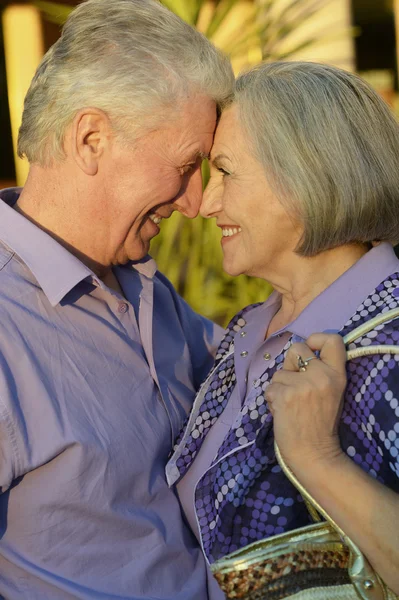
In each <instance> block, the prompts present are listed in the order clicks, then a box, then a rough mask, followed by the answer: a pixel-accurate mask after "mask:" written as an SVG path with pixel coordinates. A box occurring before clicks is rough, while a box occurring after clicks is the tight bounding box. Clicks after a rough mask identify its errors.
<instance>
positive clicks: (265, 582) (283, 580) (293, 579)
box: [211, 309, 399, 600]
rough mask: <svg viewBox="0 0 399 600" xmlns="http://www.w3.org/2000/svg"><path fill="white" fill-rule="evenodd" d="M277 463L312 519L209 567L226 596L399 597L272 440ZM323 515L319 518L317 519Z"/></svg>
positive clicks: (372, 349) (370, 350)
mask: <svg viewBox="0 0 399 600" xmlns="http://www.w3.org/2000/svg"><path fill="white" fill-rule="evenodd" d="M396 317H399V309H393V310H390V311H387V312H385V313H383V314H381V315H378V316H377V317H375V318H373V319H371V320H369V321H367V322H366V323H364V324H363V325H361V326H360V327H357V328H356V329H355V330H353V331H352V332H350V333H349V334H348V335H346V336H345V337H344V338H343V339H344V343H345V345H347V344H349V343H351V342H353V341H354V340H356V339H358V338H359V337H361V336H362V335H364V334H366V333H368V332H369V331H371V330H372V329H374V328H375V327H376V326H378V325H380V324H382V323H384V322H386V321H389V320H392V319H394V318H396ZM381 353H382V354H399V347H398V346H365V347H361V348H355V349H352V350H349V351H347V360H351V359H353V358H357V357H359V356H365V355H370V354H381ZM275 451H276V458H277V461H278V463H279V465H280V467H281V468H282V470H283V472H284V474H285V475H286V476H287V477H288V479H289V480H290V481H291V483H292V484H293V485H294V486H295V487H296V488H297V490H298V491H299V492H300V494H301V495H302V497H303V499H304V501H305V504H306V506H307V509H308V511H309V513H310V515H311V517H312V519H313V520H314V521H315V522H314V523H312V524H310V525H307V526H305V527H301V528H299V529H295V530H293V531H288V532H285V533H282V534H279V535H275V536H272V537H269V538H267V539H264V540H260V541H257V542H253V543H252V544H249V545H248V546H245V547H244V548H241V549H240V550H237V551H235V552H232V553H231V554H228V555H227V556H225V557H223V558H221V559H219V560H218V561H216V562H215V563H213V564H212V565H211V570H212V573H213V575H214V577H215V578H216V580H217V581H218V584H219V586H220V587H221V589H222V591H223V592H224V593H225V595H226V598H227V599H228V600H230V599H233V598H234V599H236V600H283V599H284V600H359V598H360V599H362V600H399V596H398V595H396V594H395V593H394V592H393V591H392V590H390V589H389V588H388V587H387V586H386V585H385V584H384V582H383V581H382V580H381V578H380V577H379V575H378V574H377V573H375V571H374V569H373V568H372V566H371V565H370V563H369V562H368V560H367V558H366V557H365V556H364V555H363V554H362V552H361V551H360V549H359V548H358V547H357V546H356V544H354V542H353V541H352V540H351V539H350V538H349V537H348V536H347V535H345V533H344V532H343V531H342V529H341V528H340V527H339V526H338V525H337V524H336V523H335V522H334V521H333V519H331V517H330V516H329V515H328V514H327V513H326V512H325V510H324V509H323V508H322V507H321V506H320V505H319V504H318V503H317V502H316V500H315V499H314V498H313V497H312V496H311V495H310V494H309V492H308V491H307V490H306V489H305V488H304V487H303V486H302V485H301V484H300V482H299V481H298V480H297V478H296V477H295V475H294V473H293V472H292V471H291V469H290V468H289V467H288V465H287V464H286V463H285V461H284V459H283V457H282V456H281V453H280V451H279V448H278V447H277V444H276V443H275ZM322 519H324V520H322Z"/></svg>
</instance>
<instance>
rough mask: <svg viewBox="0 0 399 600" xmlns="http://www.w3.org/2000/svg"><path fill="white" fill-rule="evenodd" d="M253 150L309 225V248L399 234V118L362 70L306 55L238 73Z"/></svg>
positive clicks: (302, 249)
mask: <svg viewBox="0 0 399 600" xmlns="http://www.w3.org/2000/svg"><path fill="white" fill-rule="evenodd" d="M234 102H235V103H236V105H237V107H238V111H239V115H240V119H241V123H242V125H243V127H244V130H245V131H246V132H247V135H248V137H249V139H250V141H251V144H252V147H253V149H254V153H255V156H256V157H257V158H258V160H259V161H260V162H261V163H262V164H263V167H264V170H265V173H266V176H267V178H268V179H269V181H270V183H271V185H272V186H273V189H274V191H275V193H276V194H277V196H278V197H279V198H280V200H281V201H282V203H283V204H284V205H285V206H286V207H287V210H289V211H290V212H291V214H293V215H294V216H295V217H299V220H300V222H301V223H302V224H303V227H304V233H303V236H302V239H301V241H300V243H299V245H298V247H297V252H298V253H299V254H301V255H303V256H314V255H316V254H318V253H319V252H321V251H323V250H327V249H330V248H334V247H336V246H340V245H342V244H348V243H367V242H372V241H377V240H379V241H381V240H387V241H390V242H393V243H397V242H398V241H399V125H398V123H397V121H396V119H395V117H394V115H393V114H392V113H391V111H390V109H389V108H388V106H387V105H386V104H385V102H384V101H383V100H382V99H381V98H380V96H379V95H378V94H377V93H376V92H375V91H374V90H373V89H372V88H371V87H370V86H369V85H368V84H367V83H366V82H365V81H363V80H362V79H361V78H360V77H358V76H357V75H354V74H352V73H348V72H346V71H343V70H340V69H337V68H335V67H332V66H329V65H323V64H317V63H306V62H286V63H284V62H276V63H271V64H262V65H259V66H258V67H255V68H254V69H252V70H251V71H249V72H247V73H244V74H243V75H241V76H240V77H239V78H238V80H237V82H236V92H235V98H234Z"/></svg>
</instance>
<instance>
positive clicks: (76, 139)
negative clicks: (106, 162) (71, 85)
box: [67, 108, 111, 175]
mask: <svg viewBox="0 0 399 600" xmlns="http://www.w3.org/2000/svg"><path fill="white" fill-rule="evenodd" d="M110 133H111V123H110V120H109V118H108V116H107V115H106V114H105V113H104V112H103V111H102V110H99V109H97V108H84V109H82V110H80V111H79V112H78V113H77V114H76V115H75V118H74V120H73V122H72V124H71V127H70V131H69V136H68V138H69V140H68V142H67V143H68V145H69V148H68V149H67V152H68V151H69V152H68V153H69V154H70V156H71V157H72V158H73V159H74V160H75V162H76V163H77V165H78V166H79V168H80V169H81V170H82V171H83V172H84V173H86V175H96V174H97V172H98V167H99V161H100V158H101V157H102V155H103V154H104V151H105V150H106V149H107V147H108V144H109V140H110Z"/></svg>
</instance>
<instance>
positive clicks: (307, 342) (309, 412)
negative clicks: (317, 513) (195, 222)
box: [167, 62, 399, 593]
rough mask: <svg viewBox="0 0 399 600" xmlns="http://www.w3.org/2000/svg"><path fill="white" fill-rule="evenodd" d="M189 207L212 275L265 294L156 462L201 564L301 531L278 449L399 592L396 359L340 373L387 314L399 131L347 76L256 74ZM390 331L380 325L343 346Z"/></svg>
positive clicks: (320, 70)
mask: <svg viewBox="0 0 399 600" xmlns="http://www.w3.org/2000/svg"><path fill="white" fill-rule="evenodd" d="M201 212H202V215H203V216H205V217H214V218H215V219H216V225H217V226H218V227H219V228H220V229H221V234H222V247H223V265H224V269H225V270H226V271H227V272H228V273H229V274H230V275H234V276H235V275H240V274H243V273H245V274H246V275H250V276H254V277H260V278H263V279H265V280H267V281H269V282H271V283H272V285H273V287H274V290H275V291H274V293H273V294H272V295H271V296H270V298H269V299H268V300H267V301H266V302H264V303H263V304H260V305H255V306H249V307H247V308H244V310H242V311H241V312H240V313H239V314H237V315H236V316H235V317H234V318H233V320H232V321H231V323H230V325H229V326H228V328H227V332H226V335H225V337H224V340H223V341H222V343H221V345H220V348H219V351H218V354H217V357H216V364H215V368H214V369H213V371H212V372H211V374H210V376H209V377H208V379H207V380H206V382H205V384H204V385H203V387H202V389H201V390H200V392H199V395H198V398H197V401H196V403H195V404H194V408H193V412H192V414H191V417H190V419H189V421H188V424H187V427H186V429H185V431H183V432H182V435H181V436H180V438H179V440H178V442H177V444H176V447H175V452H174V454H173V456H172V458H171V460H170V462H169V464H168V467H167V473H168V477H169V482H170V483H171V484H172V483H176V482H177V490H178V494H179V497H180V500H181V503H182V506H183V509H184V511H185V513H186V516H187V519H188V521H189V523H190V524H191V527H192V528H193V530H194V532H195V533H196V535H197V536H198V538H199V539H200V541H201V544H202V546H203V550H204V552H205V554H206V557H207V558H208V560H209V562H210V563H212V562H214V561H215V560H217V559H219V558H220V557H223V556H224V555H226V554H229V553H231V552H232V551H234V550H237V549H239V548H242V547H244V546H246V545H247V544H249V543H251V542H253V541H255V540H260V539H263V538H267V537H268V536H272V535H275V534H278V533H282V532H285V531H289V530H293V529H296V528H299V527H302V526H305V525H307V524H309V522H310V517H309V514H308V511H307V509H306V507H305V505H304V503H303V499H302V497H301V496H300V495H299V494H298V492H297V490H296V489H295V488H294V487H293V485H292V484H291V483H290V482H289V480H288V479H287V478H286V476H285V475H284V473H283V472H282V470H281V468H280V466H279V465H278V463H277V462H276V457H275V452H274V439H276V441H277V442H278V445H279V448H280V451H281V453H282V455H283V457H284V458H285V461H286V463H287V464H288V465H289V467H290V468H291V470H292V471H293V472H294V473H295V475H296V477H297V478H298V480H299V481H300V483H301V484H302V485H303V486H304V487H305V488H306V489H307V490H308V491H309V492H310V494H312V496H313V497H314V498H315V499H316V500H317V501H318V503H319V504H320V505H321V506H322V507H323V508H324V509H325V510H326V511H327V512H328V513H329V514H330V515H331V517H332V518H333V519H334V520H335V521H336V523H337V524H338V525H339V526H340V527H341V528H342V529H343V530H344V531H345V532H346V534H347V535H349V536H350V537H351V538H352V539H353V541H354V542H355V543H356V544H357V545H358V546H359V547H360V549H361V550H362V551H363V553H364V554H365V555H366V556H367V557H368V559H369V561H370V563H371V564H372V565H373V567H374V569H375V570H376V572H377V573H379V574H380V576H381V577H382V578H383V579H384V580H385V582H386V583H387V585H388V586H390V587H391V588H392V589H393V590H394V591H395V592H396V593H399V528H398V518H399V495H398V492H399V461H398V455H399V404H398V400H399V360H398V359H399V357H398V356H397V355H388V354H382V355H381V354H380V355H374V356H369V357H366V358H357V359H354V360H352V361H351V362H348V363H347V365H345V358H346V354H345V348H344V344H343V342H342V336H344V335H345V334H347V333H348V332H350V331H352V330H353V329H355V328H356V327H357V326H358V325H360V324H361V323H363V322H365V321H367V320H369V319H371V318H372V317H374V316H375V315H377V314H379V313H383V312H386V311H387V310H389V309H392V308H395V307H399V260H398V259H397V258H396V256H395V254H394V251H393V249H392V245H391V243H392V242H396V241H397V240H399V126H398V124H397V123H396V121H395V119H394V117H393V115H392V114H391V113H390V111H389V109H388V108H387V106H386V105H385V104H384V102H383V101H382V100H381V99H380V98H379V96H378V95H377V94H376V93H375V92H374V91H373V90H372V89H371V88H370V87H369V86H368V85H367V84H366V83H365V82H363V81H362V80H361V79H360V78H359V77H357V76H355V75H352V74H349V73H346V72H344V71H341V70H339V69H336V68H333V67H330V66H326V65H319V64H313V63H295V62H293V63H274V64H269V65H262V66H259V67H257V68H255V69H254V70H252V71H250V72H248V73H246V74H244V75H243V76H241V77H240V78H239V79H238V81H237V86H236V93H235V97H234V99H233V100H232V102H231V103H230V105H229V106H228V107H227V108H226V109H225V110H224V112H223V114H222V116H221V119H220V123H219V126H218V129H217V133H216V137H215V142H214V146H213V149H212V154H211V180H210V182H209V185H208V188H207V191H206V193H205V196H204V200H203V204H202V210H201ZM317 332H318V333H317ZM337 333H338V334H339V335H337ZM398 339H399V320H396V321H395V320H391V321H390V322H387V323H385V324H384V325H381V326H378V327H376V328H375V329H374V330H373V331H371V332H370V333H368V334H365V335H364V336H363V337H361V338H360V339H358V340H357V341H356V342H355V343H354V344H353V347H355V346H359V347H362V346H368V345H371V344H397V341H398Z"/></svg>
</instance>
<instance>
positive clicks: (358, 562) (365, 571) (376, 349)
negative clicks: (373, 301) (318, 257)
mask: <svg viewBox="0 0 399 600" xmlns="http://www.w3.org/2000/svg"><path fill="white" fill-rule="evenodd" d="M397 317H399V308H394V309H392V310H389V311H387V312H385V313H382V314H381V315H378V316H377V317H374V318H373V319H370V320H369V321H366V323H363V325H360V326H359V327H357V328H356V329H354V330H353V331H351V332H350V333H348V334H347V335H346V336H345V337H344V338H343V340H344V343H345V345H347V344H350V343H351V342H353V341H354V340H356V339H358V338H359V337H361V336H363V335H365V334H366V333H369V332H370V331H372V330H373V329H375V327H377V326H378V325H381V324H382V323H386V322H387V321H391V320H392V319H395V318H397ZM371 354H399V346H388V345H387V346H384V345H381V346H377V345H374V346H373V345H370V346H363V347H361V348H355V349H353V350H348V351H347V353H346V355H347V360H351V359H353V358H357V357H359V356H366V355H371ZM274 447H275V452H276V458H277V460H278V463H279V465H280V467H281V469H282V470H283V472H284V474H285V475H286V477H287V478H288V479H289V480H290V481H291V483H292V484H293V485H294V486H295V487H296V489H297V490H298V491H299V493H300V494H301V496H302V497H303V499H304V501H305V504H306V506H307V508H308V511H309V513H310V515H311V517H312V518H313V519H314V520H315V521H320V520H321V518H320V515H321V516H322V517H323V518H324V519H325V520H326V521H327V522H328V523H329V524H330V525H331V526H332V527H333V529H334V530H335V531H336V532H337V533H338V534H339V536H340V537H341V539H342V541H343V542H344V543H345V544H346V545H347V546H348V548H349V549H350V552H351V556H352V561H351V562H352V564H351V566H350V568H349V575H350V577H351V579H352V583H353V584H354V585H355V587H356V589H357V591H358V594H359V595H360V597H361V598H363V599H364V600H370V599H373V600H374V599H375V600H377V599H378V600H379V599H381V600H384V598H385V594H384V591H383V587H382V585H381V581H380V579H379V577H378V575H376V574H375V572H374V570H373V569H372V567H371V565H370V564H369V562H368V560H367V559H366V557H365V556H363V554H362V552H361V551H360V549H359V548H358V547H357V546H356V544H355V543H354V542H352V540H351V539H350V538H349V537H348V536H347V535H346V534H345V533H344V531H343V530H342V529H341V528H340V526H339V525H337V523H335V521H334V520H333V519H332V518H331V517H330V515H329V514H328V513H327V512H326V511H325V510H324V509H323V508H322V507H321V506H320V504H319V503H318V502H317V501H316V500H315V499H314V498H313V496H312V495H311V494H309V492H308V491H307V490H306V489H305V488H304V487H303V485H302V484H301V483H300V482H299V481H298V479H297V478H296V476H295V475H294V473H293V472H292V471H291V469H290V468H289V466H288V465H287V464H286V462H285V461H284V459H283V457H282V456H281V452H280V450H279V448H278V446H277V443H276V442H274ZM366 583H367V584H368V585H366ZM370 584H371V585H370Z"/></svg>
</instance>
